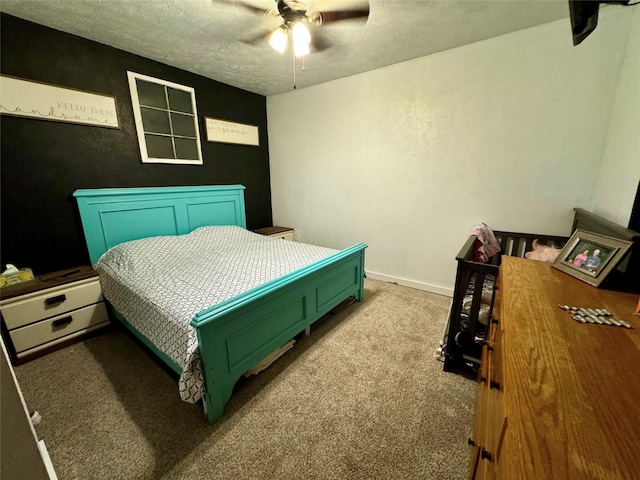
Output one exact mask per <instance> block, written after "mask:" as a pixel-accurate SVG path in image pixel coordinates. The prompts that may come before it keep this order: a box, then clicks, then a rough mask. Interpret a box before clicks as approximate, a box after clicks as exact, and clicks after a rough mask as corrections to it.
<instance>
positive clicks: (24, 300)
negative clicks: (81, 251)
mask: <svg viewBox="0 0 640 480" xmlns="http://www.w3.org/2000/svg"><path fill="white" fill-rule="evenodd" d="M0 297H1V300H0V312H1V313H2V320H3V323H4V329H5V332H6V331H8V333H9V337H10V340H11V342H10V343H11V344H12V346H13V352H12V353H14V354H15V355H16V357H17V358H18V359H23V358H25V357H29V356H32V355H33V354H35V353H38V352H41V351H43V350H45V349H48V348H50V347H53V346H55V345H59V344H61V343H63V342H68V341H70V340H72V339H78V337H80V336H81V335H83V334H86V333H89V332H92V331H94V330H97V329H99V328H103V327H105V326H107V325H108V324H109V315H108V313H107V309H106V306H105V303H104V297H103V296H102V289H101V288H100V282H99V280H98V276H97V274H96V273H95V271H94V270H93V269H92V268H91V267H89V266H83V267H78V268H73V269H69V270H62V271H60V272H54V273H51V274H48V275H41V276H39V277H37V278H36V279H34V280H31V281H28V282H23V283H18V284H15V285H9V286H7V287H3V288H2V289H0Z"/></svg>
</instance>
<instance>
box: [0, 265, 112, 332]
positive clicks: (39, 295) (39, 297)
mask: <svg viewBox="0 0 640 480" xmlns="http://www.w3.org/2000/svg"><path fill="white" fill-rule="evenodd" d="M102 300H103V297H102V290H101V288H100V282H99V281H98V278H97V277H96V278H91V279H87V280H84V281H82V282H77V283H75V284H73V286H70V285H61V286H59V287H55V288H49V289H47V290H41V291H39V292H35V293H32V294H28V295H22V296H20V297H16V298H15V299H9V300H5V301H3V302H2V304H0V309H1V310H2V317H3V318H4V321H5V324H6V326H7V328H8V329H9V330H13V329H15V328H19V327H22V326H24V325H28V324H30V323H34V322H37V321H39V320H42V319H45V318H49V317H53V316H56V315H61V314H63V313H65V312H69V311H72V310H76V309H78V308H82V307H86V306H87V305H92V304H95V303H98V302H101V301H102Z"/></svg>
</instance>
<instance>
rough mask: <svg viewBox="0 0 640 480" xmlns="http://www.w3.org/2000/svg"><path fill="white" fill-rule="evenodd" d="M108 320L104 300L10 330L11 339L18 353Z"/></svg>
mask: <svg viewBox="0 0 640 480" xmlns="http://www.w3.org/2000/svg"><path fill="white" fill-rule="evenodd" d="M108 320H109V315H108V313H107V309H106V306H105V304H104V302H100V303H97V304H95V305H90V306H88V307H84V308H81V309H79V310H74V311H73V312H69V313H65V314H63V315H58V316H56V317H52V318H48V319H47V320H43V321H41V322H38V323H34V324H31V325H27V326H26V327H21V328H17V329H15V330H12V331H11V332H10V335H11V340H12V341H13V345H14V347H15V349H16V352H17V353H18V354H20V352H23V351H25V350H29V349H31V348H34V347H37V346H38V345H42V344H44V343H49V342H51V341H52V340H56V339H58V338H61V337H65V336H67V335H70V334H72V333H76V332H79V331H81V330H85V329H87V328H91V327H94V326H97V325H100V324H102V323H105V322H107V321H108Z"/></svg>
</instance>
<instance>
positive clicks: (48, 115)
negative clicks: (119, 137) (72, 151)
mask: <svg viewBox="0 0 640 480" xmlns="http://www.w3.org/2000/svg"><path fill="white" fill-rule="evenodd" d="M0 114H3V115H13V116H17V117H29V118H36V119H39V120H55V121H58V122H70V123H81V124H84V125H92V126H97V127H109V128H120V123H119V122H118V112H117V110H116V100H115V98H113V97H110V96H108V95H101V94H97V93H89V92H84V91H81V90H74V89H69V88H63V87H57V86H54V85H48V84H46V83H39V82H33V81H30V80H21V79H19V78H14V77H7V76H5V75H0Z"/></svg>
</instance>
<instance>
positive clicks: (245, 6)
mask: <svg viewBox="0 0 640 480" xmlns="http://www.w3.org/2000/svg"><path fill="white" fill-rule="evenodd" d="M211 1H212V2H213V3H214V4H216V3H218V4H224V5H230V6H234V7H239V8H242V9H244V10H247V11H249V12H251V13H257V14H259V15H279V13H278V10H277V9H275V8H268V9H267V8H260V7H255V6H253V5H250V4H248V3H244V2H241V1H237V2H234V1H232V0H211Z"/></svg>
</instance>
